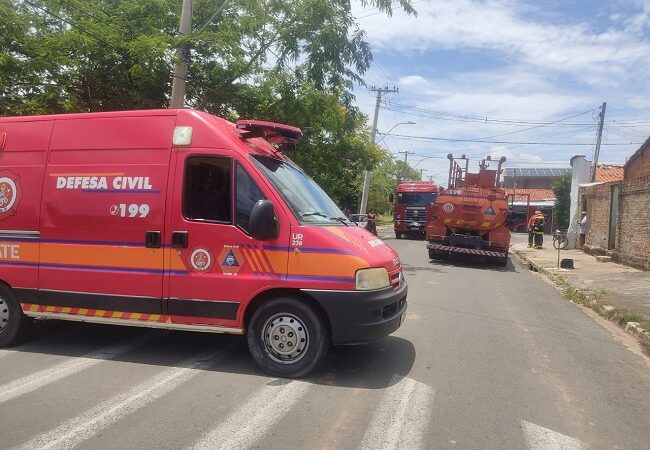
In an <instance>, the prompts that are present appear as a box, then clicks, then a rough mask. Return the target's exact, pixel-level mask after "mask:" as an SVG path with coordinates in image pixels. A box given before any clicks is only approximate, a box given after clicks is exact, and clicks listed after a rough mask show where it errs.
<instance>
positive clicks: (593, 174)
mask: <svg viewBox="0 0 650 450" xmlns="http://www.w3.org/2000/svg"><path fill="white" fill-rule="evenodd" d="M605 108H607V102H603V106H601V107H600V114H599V115H598V117H599V118H600V119H599V121H598V137H597V138H596V151H595V152H594V163H593V164H594V165H593V167H592V168H591V182H592V183H593V182H595V181H596V171H597V170H598V156H599V155H600V141H601V139H602V137H603V123H604V122H605Z"/></svg>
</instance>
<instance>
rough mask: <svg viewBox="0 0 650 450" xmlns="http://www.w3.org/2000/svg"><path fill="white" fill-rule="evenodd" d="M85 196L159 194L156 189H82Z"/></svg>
mask: <svg viewBox="0 0 650 450" xmlns="http://www.w3.org/2000/svg"><path fill="white" fill-rule="evenodd" d="M81 192H84V193H86V194H160V190H157V189H82V190H81Z"/></svg>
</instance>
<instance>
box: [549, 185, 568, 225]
mask: <svg viewBox="0 0 650 450" xmlns="http://www.w3.org/2000/svg"><path fill="white" fill-rule="evenodd" d="M551 187H552V188H553V192H554V193H555V208H554V209H553V222H554V223H555V227H556V228H559V229H560V230H564V231H566V230H567V229H568V228H569V224H570V223H571V221H570V217H569V216H570V214H571V213H570V209H571V175H570V174H568V175H564V176H563V177H561V178H558V179H556V180H554V181H553V183H552V184H551Z"/></svg>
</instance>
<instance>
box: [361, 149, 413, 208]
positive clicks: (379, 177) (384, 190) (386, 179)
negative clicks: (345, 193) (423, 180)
mask: <svg viewBox="0 0 650 450" xmlns="http://www.w3.org/2000/svg"><path fill="white" fill-rule="evenodd" d="M405 180H410V181H419V180H420V172H419V171H418V170H416V169H413V168H412V167H411V166H408V165H407V164H406V163H404V161H395V160H394V159H393V156H392V155H391V154H390V153H388V152H387V151H385V150H384V151H383V153H382V157H381V160H380V162H379V163H378V164H377V167H376V168H375V170H374V171H373V172H372V174H371V183H370V192H369V195H368V209H369V210H370V209H374V210H375V211H377V212H378V213H379V214H386V213H389V212H391V208H392V206H393V205H392V203H391V202H390V196H391V194H394V193H395V189H396V188H397V184H398V183H399V182H400V181H405Z"/></svg>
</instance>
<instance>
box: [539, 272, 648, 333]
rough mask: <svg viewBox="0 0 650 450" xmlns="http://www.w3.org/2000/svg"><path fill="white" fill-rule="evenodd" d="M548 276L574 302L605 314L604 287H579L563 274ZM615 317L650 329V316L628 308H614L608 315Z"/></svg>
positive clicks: (617, 319)
mask: <svg viewBox="0 0 650 450" xmlns="http://www.w3.org/2000/svg"><path fill="white" fill-rule="evenodd" d="M548 277H549V278H550V279H551V281H553V283H555V285H556V286H557V287H558V288H559V289H560V291H561V292H562V295H563V296H564V297H565V298H567V299H568V300H571V301H572V302H573V303H579V304H580V305H583V306H586V307H588V308H591V309H593V310H594V311H596V312H597V313H599V314H601V315H603V313H602V311H603V310H604V308H603V306H604V304H603V298H604V297H605V294H606V291H605V290H604V289H597V290H590V289H577V288H575V287H574V286H572V285H571V283H569V282H568V281H567V279H566V277H563V276H562V275H556V274H548ZM609 315H611V317H610V318H615V320H616V321H618V322H619V323H623V322H637V323H638V324H639V326H640V327H641V328H643V329H644V330H646V331H650V317H648V316H646V315H644V314H640V313H637V312H634V311H630V310H629V309H626V308H614V309H613V310H612V311H611V313H609V314H608V316H609Z"/></svg>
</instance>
